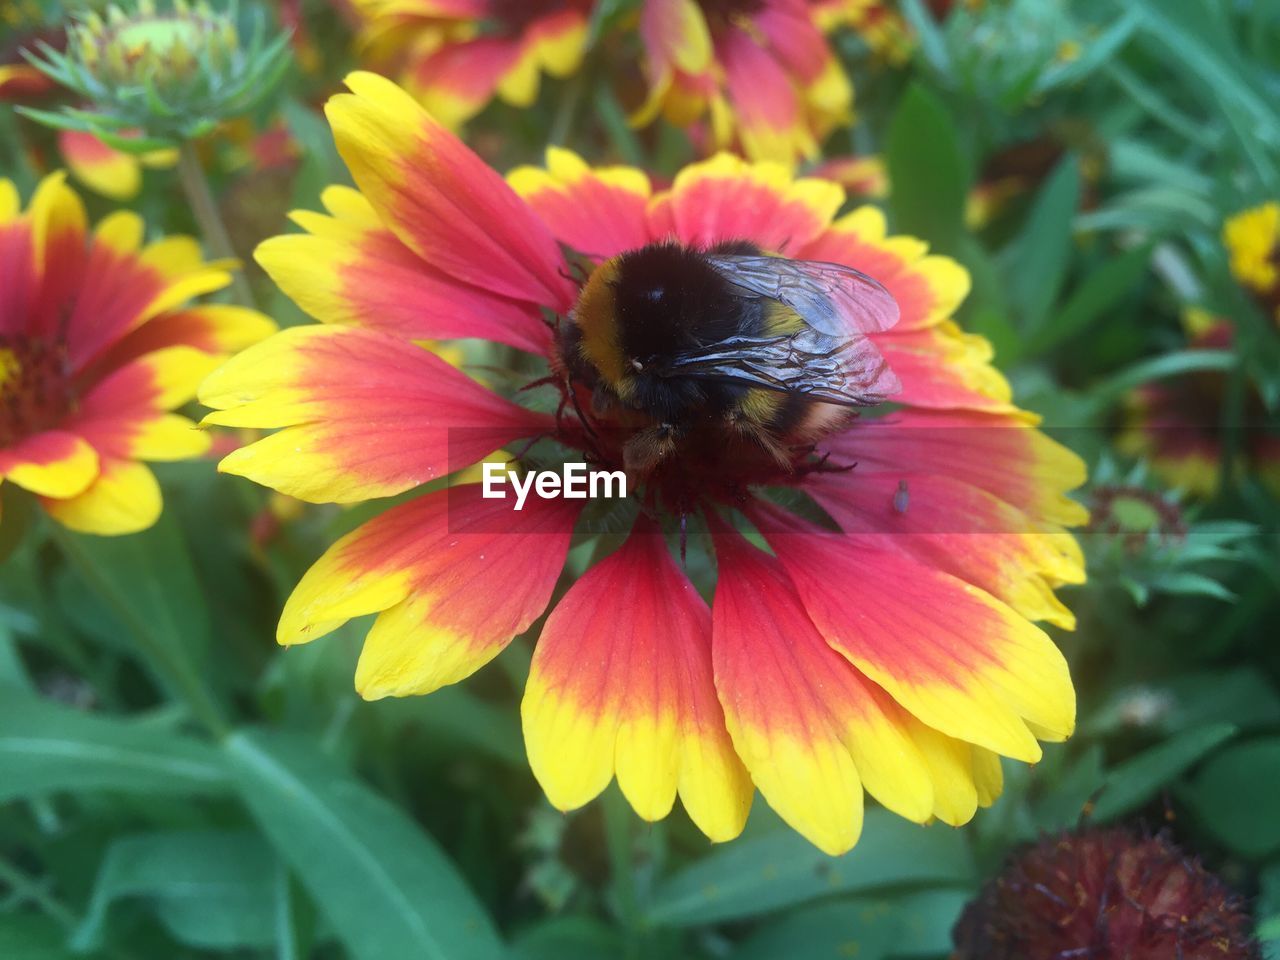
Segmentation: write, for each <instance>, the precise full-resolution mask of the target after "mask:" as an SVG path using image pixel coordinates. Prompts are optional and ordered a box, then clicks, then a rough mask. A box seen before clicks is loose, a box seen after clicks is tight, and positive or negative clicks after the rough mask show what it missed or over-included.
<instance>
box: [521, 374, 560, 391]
mask: <svg viewBox="0 0 1280 960" xmlns="http://www.w3.org/2000/svg"><path fill="white" fill-rule="evenodd" d="M549 383H555V384H559V383H560V378H559V377H557V376H556V375H555V374H551V375H550V376H546V377H539V378H538V379H537V380H530V381H529V382H528V383H526V384H525V385H524V386H523V387H521V388H520V389H519V390H517V391H516V392H517V393H524V392H525V391H526V390H535V389H537V388H538V387H545V386H546V385H547V384H549Z"/></svg>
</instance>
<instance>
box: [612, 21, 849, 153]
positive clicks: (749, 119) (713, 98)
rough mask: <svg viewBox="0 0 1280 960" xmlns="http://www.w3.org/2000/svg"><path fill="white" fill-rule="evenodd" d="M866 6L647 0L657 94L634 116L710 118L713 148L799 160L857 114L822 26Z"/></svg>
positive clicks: (682, 121) (679, 120) (643, 27)
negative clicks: (854, 113) (738, 149)
mask: <svg viewBox="0 0 1280 960" xmlns="http://www.w3.org/2000/svg"><path fill="white" fill-rule="evenodd" d="M861 6H862V4H860V3H858V2H856V0H854V2H850V0H840V2H834V3H833V2H829V0H828V2H819V3H813V2H809V0H644V5H643V6H642V8H641V11H640V35H641V39H642V40H643V42H644V48H645V70H646V74H647V77H648V81H649V95H648V98H647V100H646V101H645V103H644V104H643V105H642V106H641V108H640V109H639V110H638V111H637V112H636V114H635V117H634V119H635V122H637V123H639V124H644V123H648V122H650V121H652V120H654V119H656V118H657V117H658V116H659V115H660V114H661V115H664V116H665V117H666V118H667V119H668V120H669V121H671V122H672V123H675V124H677V125H679V126H688V125H689V124H692V123H694V122H695V121H697V120H700V119H702V118H703V117H707V118H708V119H709V121H710V123H709V126H710V135H711V141H712V144H713V146H715V147H716V148H721V149H722V148H726V147H730V146H737V147H740V148H741V151H742V152H743V153H744V154H746V156H748V157H751V158H753V159H768V160H778V161H781V162H784V163H794V162H795V161H796V160H797V159H799V158H802V157H805V158H812V157H814V156H816V155H817V153H818V147H819V144H820V143H821V142H822V140H824V139H825V138H826V137H827V135H828V134H829V133H831V131H832V130H834V129H835V128H837V127H839V126H842V125H846V124H848V123H850V122H851V121H852V119H853V86H852V84H851V83H850V82H849V78H848V76H847V75H846V74H845V72H844V69H843V68H842V67H841V65H840V62H839V60H838V59H837V58H836V56H835V54H834V52H833V51H832V49H831V47H830V46H829V45H828V43H827V39H826V35H825V34H824V32H823V27H824V26H834V25H836V24H838V23H840V22H850V17H851V16H852V15H853V13H854V12H855V8H859V7H861Z"/></svg>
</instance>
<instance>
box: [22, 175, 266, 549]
mask: <svg viewBox="0 0 1280 960" xmlns="http://www.w3.org/2000/svg"><path fill="white" fill-rule="evenodd" d="M144 229H145V228H144V224H143V222H142V220H141V218H139V217H138V216H137V215H136V214H133V213H130V212H127V211H121V212H117V213H114V214H111V215H110V216H108V217H106V218H105V219H103V220H102V221H101V222H100V223H99V224H98V225H97V227H96V228H94V229H93V230H92V232H91V231H90V229H89V226H88V223H87V219H86V216H85V210H84V206H83V205H82V203H81V202H80V199H79V197H77V196H76V194H75V193H74V192H73V191H72V190H71V189H70V188H69V187H67V185H66V183H65V177H64V175H62V174H54V175H51V176H49V177H47V178H46V179H45V180H44V181H43V182H42V183H41V184H40V186H39V187H38V188H37V190H36V192H35V194H34V195H33V196H32V198H31V202H30V205H29V206H28V207H27V209H26V210H25V211H24V210H23V209H22V207H21V204H20V202H19V197H18V192H17V190H16V189H15V187H14V185H13V184H12V183H10V182H9V181H8V180H0V480H7V481H9V482H10V483H14V484H16V485H18V486H20V487H24V488H25V489H27V490H29V491H31V492H32V493H34V494H36V495H38V496H39V498H40V500H41V502H42V503H43V505H44V508H45V509H46V511H47V512H48V513H49V514H50V515H51V516H53V517H54V518H55V519H56V520H58V521H60V522H62V523H63V524H65V525H66V526H68V527H70V528H72V529H75V530H80V531H85V532H89V533H98V534H120V533H131V532H133V531H136V530H141V529H143V528H145V527H148V526H150V525H151V524H152V523H154V522H155V520H156V518H157V517H158V516H159V514H160V509H161V498H160V488H159V486H158V484H157V483H156V479H155V476H154V475H153V474H152V472H151V470H150V469H149V468H148V467H147V466H146V465H145V464H144V463H143V461H145V460H176V459H183V458H187V457H194V456H198V455H199V454H201V453H203V452H204V451H205V450H206V449H207V447H208V445H209V436H208V434H207V433H206V432H205V431H202V430H199V429H197V428H196V425H195V424H193V423H192V422H191V421H190V420H188V419H187V418H185V417H183V416H180V415H178V414H175V413H172V412H171V411H173V410H174V409H175V408H177V407H179V406H181V405H182V404H183V403H186V402H187V401H189V400H190V399H191V398H192V397H193V396H194V394H195V390H196V385H197V384H198V383H199V381H200V379H201V378H202V377H203V376H204V375H205V374H206V373H208V371H209V370H211V369H212V368H213V367H215V366H217V365H218V363H219V362H220V361H221V359H223V357H224V355H225V354H226V353H228V352H230V351H232V350H235V349H238V348H239V347H242V346H245V345H247V344H249V343H252V342H254V341H256V340H259V339H261V338H262V337H264V336H266V335H267V334H268V333H270V332H271V331H272V330H273V329H274V325H273V324H272V323H271V322H270V321H269V320H267V318H265V317H263V316H261V315H259V314H257V313H254V312H252V311H249V310H242V309H240V308H238V307H230V306H220V305H219V306H214V305H203V306H193V305H189V301H190V300H191V299H192V298H194V297H197V296H199V295H200V294H204V293H209V292H211V291H214V290H218V289H221V288H222V287H224V286H226V285H227V284H228V283H230V282H231V275H230V274H229V273H228V272H227V271H228V269H229V268H228V267H227V266H226V265H225V264H217V263H212V264H211V263H205V262H203V261H202V259H201V256H200V250H199V247H198V246H197V245H196V243H195V242H194V241H193V240H191V239H189V238H186V237H169V238H166V239H163V240H158V241H156V242H154V243H151V244H148V245H145V246H144V245H143V242H142V241H143V233H144Z"/></svg>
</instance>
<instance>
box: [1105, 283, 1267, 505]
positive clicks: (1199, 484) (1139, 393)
mask: <svg viewBox="0 0 1280 960" xmlns="http://www.w3.org/2000/svg"><path fill="white" fill-rule="evenodd" d="M1184 326H1185V327H1186V329H1187V333H1188V343H1189V346H1190V347H1192V348H1193V349H1199V350H1229V349H1231V347H1232V344H1233V343H1234V341H1235V327H1234V325H1233V324H1232V323H1231V322H1230V321H1229V320H1225V319H1223V318H1222V317H1217V316H1214V315H1213V314H1210V313H1208V312H1206V311H1204V310H1200V309H1196V308H1192V309H1188V310H1187V311H1186V312H1185V314H1184ZM1227 392H1228V381H1227V374H1225V373H1223V372H1221V371H1215V370H1207V371H1200V372H1197V373H1191V374H1186V375H1184V376H1181V377H1175V378H1171V379H1169V380H1164V381H1160V382H1158V383H1150V384H1147V385H1145V386H1143V387H1140V388H1138V389H1137V390H1135V391H1133V392H1132V393H1131V394H1130V395H1129V397H1128V398H1127V400H1126V410H1125V425H1124V429H1123V430H1122V432H1121V433H1120V435H1119V437H1117V440H1116V446H1117V448H1118V449H1119V450H1120V451H1121V452H1122V453H1125V454H1128V455H1129V456H1133V457H1142V458H1145V459H1146V460H1147V461H1149V463H1150V464H1151V469H1152V471H1153V472H1154V473H1155V474H1156V476H1158V477H1159V478H1160V479H1161V480H1163V481H1164V482H1165V483H1166V484H1168V485H1169V486H1170V487H1173V488H1175V489H1178V490H1182V491H1185V492H1186V493H1188V494H1190V495H1192V496H1196V497H1212V496H1215V495H1216V494H1217V493H1218V489H1219V486H1220V484H1221V479H1222V466H1223V461H1224V459H1225V457H1226V456H1227V451H1228V450H1229V449H1230V448H1231V446H1232V445H1234V446H1235V447H1236V449H1237V454H1238V462H1237V464H1236V466H1238V467H1239V468H1240V469H1241V470H1245V471H1248V472H1249V473H1252V474H1253V475H1255V476H1256V477H1257V478H1258V479H1259V480H1261V481H1262V482H1263V483H1264V484H1265V485H1267V486H1268V487H1270V488H1271V489H1273V490H1275V491H1277V492H1278V493H1280V435H1277V431H1276V429H1275V426H1274V424H1269V423H1268V417H1267V415H1266V412H1265V406H1264V404H1263V400H1262V397H1261V396H1260V395H1259V394H1258V393H1257V391H1256V390H1251V391H1250V392H1249V393H1248V394H1247V395H1246V398H1245V409H1244V411H1243V416H1242V422H1241V423H1238V424H1230V425H1228V424H1226V423H1224V413H1225V410H1226V404H1227ZM1233 431H1234V432H1235V433H1236V434H1237V436H1235V437H1232V436H1231V433H1232V432H1233Z"/></svg>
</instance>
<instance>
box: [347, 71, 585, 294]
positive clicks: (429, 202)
mask: <svg viewBox="0 0 1280 960" xmlns="http://www.w3.org/2000/svg"><path fill="white" fill-rule="evenodd" d="M347 85H348V86H349V87H350V88H351V89H352V91H353V93H352V94H341V95H339V96H336V97H334V98H333V99H331V100H330V101H329V104H328V106H327V108H326V113H327V114H328V116H329V120H330V123H331V124H332V126H333V132H334V137H335V139H336V140H337V144H338V151H339V152H340V153H341V154H342V157H343V159H344V160H345V161H346V163H347V166H348V167H349V168H350V170H351V174H352V176H353V177H354V178H355V180H356V183H357V184H359V186H360V189H361V192H362V193H364V195H365V196H366V197H368V198H369V201H370V202H371V203H372V204H373V206H374V208H375V209H376V210H377V211H378V213H379V215H380V216H381V218H382V220H383V222H384V223H385V224H386V225H387V226H388V227H390V228H391V230H393V231H394V232H395V234H396V235H397V236H398V237H399V238H400V239H401V240H402V241H404V243H405V244H406V245H407V246H408V247H409V248H410V249H411V250H413V251H414V252H415V253H417V254H418V255H419V256H421V257H422V258H423V259H425V260H427V261H429V262H430V263H431V264H432V265H434V266H436V267H437V268H439V269H440V270H443V271H444V272H445V273H447V274H449V275H450V276H452V277H454V278H456V279H458V280H461V281H463V282H465V283H470V284H473V285H475V286H478V287H480V288H482V289H485V290H490V291H492V292H494V293H498V294H502V295H504V296H509V297H514V298H516V299H519V300H528V301H532V302H534V303H538V304H542V305H544V306H547V307H551V308H552V309H555V310H557V311H559V312H567V311H568V309H569V308H570V307H571V306H572V305H573V301H574V285H573V284H572V283H571V282H570V281H569V280H568V279H567V274H568V268H567V266H566V264H565V261H564V257H563V256H562V255H561V253H560V250H559V248H558V247H557V246H556V242H555V240H554V238H553V237H552V236H551V233H550V231H548V230H547V228H546V226H544V225H543V224H542V222H541V221H539V220H538V218H537V217H536V216H535V215H534V213H533V212H532V211H531V210H530V209H529V208H528V207H527V206H525V204H524V203H523V202H522V201H521V200H520V198H519V197H517V196H516V195H515V193H514V192H513V191H512V190H511V188H510V187H508V186H507V185H506V183H505V182H504V181H503V180H502V178H501V177H499V176H498V175H497V174H496V173H494V172H493V171H492V170H491V169H489V167H488V166H487V165H486V164H485V163H484V161H482V160H481V159H480V158H479V157H477V156H476V155H475V154H474V153H472V152H471V151H470V150H468V149H467V148H466V147H465V146H464V145H463V144H462V142H461V141H460V140H458V138H457V137H455V136H454V135H453V134H451V133H450V132H449V131H448V130H446V129H445V128H444V127H443V126H441V125H440V124H439V123H438V122H437V121H435V120H433V119H432V118H431V116H430V115H429V114H427V113H426V112H425V111H424V110H423V109H422V108H421V107H419V106H418V105H417V104H416V103H415V102H414V101H413V98H412V97H410V96H409V95H408V94H407V93H405V92H404V91H403V90H401V89H400V88H399V87H397V86H396V85H395V84H393V83H392V82H391V81H389V80H386V79H384V78H382V77H378V76H375V75H374V74H370V73H355V74H352V75H351V76H350V77H349V78H348V79H347Z"/></svg>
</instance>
